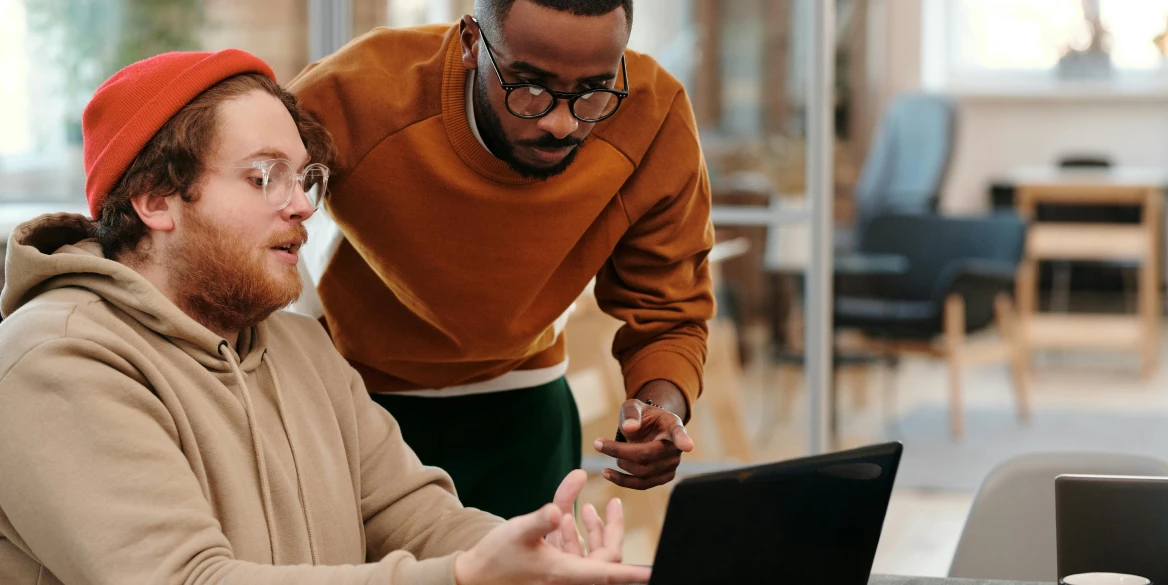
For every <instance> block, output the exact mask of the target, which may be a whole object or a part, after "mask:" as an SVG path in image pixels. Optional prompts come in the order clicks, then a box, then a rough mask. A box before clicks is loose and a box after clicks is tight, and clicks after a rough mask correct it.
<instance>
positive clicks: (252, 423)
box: [219, 340, 299, 565]
mask: <svg viewBox="0 0 1168 585" xmlns="http://www.w3.org/2000/svg"><path fill="white" fill-rule="evenodd" d="M219 354H220V355H222V356H223V357H225V358H227V363H229V364H231V373H233V374H235V381H236V382H237V383H238V384H239V394H240V395H241V396H242V397H243V411H244V413H245V414H246V415H247V426H248V429H249V430H250V431H251V445H252V450H253V451H255V456H256V466H257V467H258V468H259V475H260V498H261V499H262V500H263V505H264V519H265V520H266V521H267V523H268V534H269V535H271V538H272V539H273V540H274V539H275V538H276V519H275V506H273V505H272V488H271V485H270V484H269V483H268V465H267V461H266V460H265V458H264V448H263V445H262V444H261V443H260V429H259V425H258V424H256V419H255V409H254V408H253V407H252V404H251V396H250V395H248V392H247V381H246V380H244V378H243V372H242V371H240V369H239V361H238V360H236V359H235V354H234V352H232V351H231V349H230V348H228V347H227V341H226V340H223V341H220V342H219ZM297 475H299V474H297ZM278 548H279V547H277V546H275V544H274V543H273V545H272V564H273V565H279V564H280V558H279V552H278V550H277V549H278Z"/></svg>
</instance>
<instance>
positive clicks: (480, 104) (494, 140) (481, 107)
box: [473, 67, 587, 180]
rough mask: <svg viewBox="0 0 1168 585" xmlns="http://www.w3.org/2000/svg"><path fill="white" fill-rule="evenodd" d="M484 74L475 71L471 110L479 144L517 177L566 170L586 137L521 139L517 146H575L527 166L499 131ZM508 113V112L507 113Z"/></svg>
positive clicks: (548, 175)
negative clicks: (548, 162) (554, 159)
mask: <svg viewBox="0 0 1168 585" xmlns="http://www.w3.org/2000/svg"><path fill="white" fill-rule="evenodd" d="M476 71H478V72H480V73H482V72H483V71H484V69H483V68H482V67H480V68H478V69H477V70H476ZM485 76H486V74H485V73H482V74H481V75H479V74H478V73H476V78H475V84H474V92H473V95H474V98H473V99H474V109H475V123H476V124H477V125H478V128H479V135H480V136H482V138H483V143H484V144H486V145H487V150H489V151H491V154H493V155H495V158H497V159H499V160H501V161H503V162H505V163H507V166H509V167H511V170H513V171H515V172H516V173H518V174H519V175H520V176H522V177H524V178H528V179H542V180H547V179H550V178H552V177H554V176H556V175H558V174H560V173H562V172H564V171H566V170H567V169H568V165H570V164H572V161H574V160H576V154H577V153H579V152H580V147H581V146H582V145H583V144H584V141H585V140H587V138H574V137H572V136H566V137H564V138H556V137H555V136H552V135H551V134H545V135H544V136H543V137H541V138H539V139H538V140H524V141H522V142H519V143H518V144H519V145H521V146H538V147H542V148H566V147H569V146H575V147H576V148H573V149H572V152H569V153H568V156H565V157H564V160H562V161H560V162H558V163H556V164H554V165H552V166H550V167H537V166H532V165H529V164H527V163H525V162H523V161H522V160H519V157H517V156H515V144H512V143H511V141H510V140H508V139H507V135H506V134H505V133H504V132H503V123H502V122H501V121H500V120H499V116H498V115H496V114H495V110H494V109H493V108H492V107H491V102H490V100H489V99H488V98H487V90H486V84H485V82H484V81H483V78H484V77H485ZM508 115H510V113H508Z"/></svg>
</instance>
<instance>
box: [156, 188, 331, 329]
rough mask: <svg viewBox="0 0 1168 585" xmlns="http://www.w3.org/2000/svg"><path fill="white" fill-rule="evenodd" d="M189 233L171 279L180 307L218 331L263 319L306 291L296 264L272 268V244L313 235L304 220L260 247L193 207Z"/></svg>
mask: <svg viewBox="0 0 1168 585" xmlns="http://www.w3.org/2000/svg"><path fill="white" fill-rule="evenodd" d="M187 209H188V210H189V211H190V213H187V214H186V217H185V218H184V219H185V220H186V221H184V226H183V227H184V228H185V234H184V235H183V236H182V240H181V242H179V243H178V245H177V246H176V247H175V249H174V252H173V254H172V255H171V258H170V260H169V261H170V267H169V272H170V274H169V280H170V283H171V286H172V287H173V290H174V293H175V296H176V298H177V299H178V303H179V308H181V309H182V310H183V311H184V312H186V313H187V314H188V315H190V316H191V317H192V318H194V319H195V320H196V321H198V322H199V323H202V324H203V325H204V326H206V327H207V328H209V329H211V330H213V331H220V332H222V331H227V332H237V331H243V330H245V329H248V328H250V327H254V326H255V325H258V324H259V323H260V322H261V321H263V320H264V319H267V318H268V316H269V315H271V314H272V313H273V312H275V311H278V310H280V309H282V308H284V307H287V306H288V305H289V304H291V303H292V302H293V301H295V300H296V299H297V298H299V297H300V289H301V281H300V275H299V273H298V272H297V270H296V267H295V266H288V267H287V270H285V271H283V273H282V274H280V275H279V276H275V275H273V274H272V273H271V270H270V269H269V268H268V262H269V260H268V258H267V254H268V250H270V249H271V247H273V246H278V245H281V244H284V243H287V242H288V241H291V240H293V239H296V238H299V241H300V242H302V243H303V242H304V241H306V240H307V239H308V230H306V229H305V228H304V226H302V225H298V226H296V227H293V228H289V230H288V231H286V232H283V233H280V234H277V235H276V236H273V237H272V238H271V239H269V240H268V242H267V243H266V244H264V245H263V246H262V247H258V248H257V247H255V244H254V243H253V242H248V241H247V240H246V239H245V238H244V237H243V236H242V235H241V234H235V233H231V232H230V231H229V230H225V229H222V228H220V227H219V226H217V225H215V224H214V223H212V222H210V221H208V220H207V218H206V217H204V216H203V215H202V214H201V213H198V212H196V211H195V210H194V208H193V207H188V208H187Z"/></svg>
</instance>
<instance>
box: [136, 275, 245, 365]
mask: <svg viewBox="0 0 1168 585" xmlns="http://www.w3.org/2000/svg"><path fill="white" fill-rule="evenodd" d="M118 261H119V262H121V263H122V264H124V265H126V266H128V267H130V268H132V269H133V270H134V271H135V272H137V273H138V274H141V275H142V277H143V278H145V279H146V280H147V281H149V282H150V284H153V285H154V288H156V289H158V292H161V293H162V295H163V296H165V297H166V298H167V299H168V300H170V302H172V303H174V306H176V307H178V308H179V309H180V310H182V312H183V313H186V314H187V316H188V317H190V318H191V319H194V320H195V321H196V322H197V323H199V324H200V325H202V326H203V327H206V328H207V329H210V330H211V332H212V333H214V334H215V335H218V336H219V337H222V338H223V339H225V340H227V343H228V344H230V346H231V347H232V348H233V349H238V348H237V347H236V346H237V344H238V343H239V331H227V330H224V329H223V328H221V327H217V326H216V325H215V324H213V323H211V322H209V321H208V320H207V319H205V318H203V317H202V316H201V315H199V314H197V313H196V312H195V311H191V310H190V309H189V308H188V307H187V306H186V303H185V302H183V299H182V298H180V297H179V296H178V295H177V294H176V293H175V291H174V287H173V286H171V284H170V279H169V278H168V277H167V274H166V270H165V269H163V267H162V265H161V264H160V263H158V262H152V261H150V260H138V259H134V260H131V259H129V258H118Z"/></svg>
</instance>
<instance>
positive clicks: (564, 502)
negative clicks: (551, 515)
mask: <svg viewBox="0 0 1168 585" xmlns="http://www.w3.org/2000/svg"><path fill="white" fill-rule="evenodd" d="M587 482H588V473H586V472H585V471H584V470H583V469H574V470H572V471H570V472H568V475H566V476H565V477H564V481H561V482H560V487H558V488H556V495H555V496H553V497H552V503H553V504H555V505H556V507H557V508H559V509H560V514H568V515H571V516H574V515H575V514H576V500H577V499H578V498H579V497H580V492H581V490H583V489H584V484H585V483H587ZM595 511H596V510H593V512H594V513H595ZM569 530H570V531H571V532H570V533H569V532H568V531H569ZM583 539H584V537H583V536H581V535H580V534H579V533H578V532H577V530H576V524H575V522H571V523H568V524H565V525H564V526H561V527H560V529H559V530H556V531H555V532H552V533H550V534H548V535H547V537H546V538H545V540H547V542H548V544H550V545H552V546H554V547H556V548H558V549H560V550H579V549H580V548H581V547H582V546H584V543H583ZM567 541H571V542H572V543H575V544H576V546H574V547H572V548H566V547H565V546H564V543H565V542H567Z"/></svg>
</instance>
